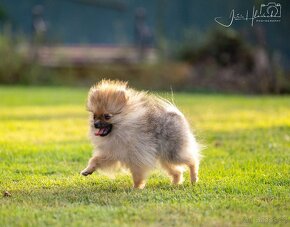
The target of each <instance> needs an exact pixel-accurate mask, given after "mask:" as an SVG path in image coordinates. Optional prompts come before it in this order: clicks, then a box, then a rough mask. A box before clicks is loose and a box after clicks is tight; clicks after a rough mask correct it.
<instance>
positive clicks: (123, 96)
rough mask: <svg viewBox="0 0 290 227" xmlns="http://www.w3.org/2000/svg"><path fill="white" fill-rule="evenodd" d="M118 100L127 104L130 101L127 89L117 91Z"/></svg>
mask: <svg viewBox="0 0 290 227" xmlns="http://www.w3.org/2000/svg"><path fill="white" fill-rule="evenodd" d="M117 99H118V100H119V102H120V103H124V104H126V103H127V101H128V95H127V92H126V90H125V89H120V90H118V91H117Z"/></svg>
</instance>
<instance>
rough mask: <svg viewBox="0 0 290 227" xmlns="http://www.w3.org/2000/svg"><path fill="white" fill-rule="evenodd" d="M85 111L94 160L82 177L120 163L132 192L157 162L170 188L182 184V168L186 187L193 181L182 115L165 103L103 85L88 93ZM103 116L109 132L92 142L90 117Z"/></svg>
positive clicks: (194, 161) (192, 146) (194, 155)
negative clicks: (128, 173)
mask: <svg viewBox="0 0 290 227" xmlns="http://www.w3.org/2000/svg"><path fill="white" fill-rule="evenodd" d="M87 108H88V110H89V111H90V118H89V124H90V132H89V135H90V139H91V141H92V143H93V145H94V155H93V158H92V159H91V160H90V162H89V165H88V167H87V168H86V169H85V170H84V171H83V172H82V174H83V175H88V174H90V173H91V172H93V171H94V170H95V169H97V168H107V167H110V166H114V165H116V163H118V162H120V163H121V164H122V165H125V166H127V167H128V168H129V169H130V170H131V172H132V174H133V180H134V185H135V187H138V188H142V187H144V186H145V183H144V179H145V175H146V174H145V173H147V171H148V170H150V169H152V168H154V167H155V166H156V164H157V163H158V162H160V163H161V165H162V166H163V167H164V168H165V169H166V170H167V171H168V173H169V174H170V175H171V176H172V177H173V182H174V183H181V182H182V168H180V166H182V165H187V166H189V168H190V170H191V175H192V177H191V180H192V182H196V181H197V179H198V178H197V172H198V166H199V161H200V157H201V156H200V146H199V144H198V143H197V142H196V139H195V137H194V135H193V134H192V132H191V130H190V127H189V124H188V122H187V120H186V119H185V117H184V115H183V114H182V113H181V112H180V111H179V110H178V109H177V107H176V106H175V105H173V104H172V103H170V102H169V101H167V100H164V99H162V98H160V97H156V96H153V95H150V94H148V93H147V92H139V91H136V90H134V89H130V88H128V87H127V83H124V82H120V81H108V80H103V81H101V82H100V83H98V84H96V85H95V86H93V87H92V88H91V89H90V91H89V95H88V102H87ZM105 113H107V114H110V115H111V116H112V117H111V119H110V120H108V122H109V123H110V124H112V125H113V128H112V131H111V132H110V133H109V134H108V135H107V136H104V137H100V136H96V135H95V134H96V130H97V129H96V128H95V127H94V120H95V119H94V116H99V115H100V116H101V115H102V114H105ZM94 157H95V159H94ZM134 175H135V176H134ZM136 175H137V176H136ZM135 178H137V180H136V179H135ZM139 178H141V183H140V182H138V179H139ZM139 181H140V180H139ZM140 185H141V186H140Z"/></svg>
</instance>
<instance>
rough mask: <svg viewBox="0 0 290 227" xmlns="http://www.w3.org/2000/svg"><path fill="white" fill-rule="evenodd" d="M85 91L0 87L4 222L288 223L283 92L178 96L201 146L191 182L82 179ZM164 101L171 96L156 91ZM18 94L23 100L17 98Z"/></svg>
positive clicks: (0, 211)
mask: <svg viewBox="0 0 290 227" xmlns="http://www.w3.org/2000/svg"><path fill="white" fill-rule="evenodd" d="M86 93H87V91H86V89H81V88H74V89H71V88H50V87H41V88H40V87H29V88H25V87H3V86H2V87H0V96H1V99H0V124H1V130H0V160H1V161H0V191H1V192H4V191H8V192H9V193H10V196H1V197H0V220H1V225H2V226H46V225H55V226H65V225H72V226H79V225H86V226H93V225H96V224H97V225H98V226H108V225H109V226H128V225H129V226H131V225H138V226H148V225H152V226H164V225H166V226H171V225H178V226H189V225H214V226H216V225H238V226H240V225H263V224H269V225H273V224H278V225H281V226H283V225H284V226H287V223H289V202H290V201H289V183H290V182H289V179H290V178H289V177H290V176H289V170H290V169H289V154H290V146H289V144H290V119H289V115H290V106H289V97H288V96H284V97H283V96H280V97H278V96H263V97H260V96H240V95H234V96H233V95H211V94H189V93H177V94H175V103H176V105H177V106H178V107H180V109H181V110H182V111H183V112H184V113H185V115H186V116H187V117H188V120H189V122H190V124H191V126H192V128H193V129H194V131H195V133H196V134H197V137H198V140H199V141H200V142H202V143H204V144H205V145H206V146H207V148H206V149H205V150H204V152H203V154H204V159H203V161H202V163H201V168H200V182H199V183H198V184H197V185H196V186H192V185H190V183H189V176H188V173H186V181H185V183H184V185H182V186H178V187H175V186H171V184H170V179H169V177H167V175H166V174H165V173H164V172H160V171H159V170H158V171H154V172H153V173H152V174H151V175H150V177H149V180H148V185H147V187H146V188H145V189H144V190H143V191H139V190H133V189H132V188H131V187H132V182H131V178H130V177H129V176H128V175H127V174H125V173H118V174H117V175H116V176H115V178H114V179H111V178H109V177H107V176H105V175H103V174H102V173H97V174H93V175H92V176H90V177H86V178H85V177H82V176H80V175H79V171H80V170H82V169H83V168H84V167H85V165H86V163H87V160H88V158H89V157H90V155H91V149H92V147H91V145H90V143H89V140H88V138H87V136H86V135H87V130H88V128H87V115H88V113H87V112H86V110H85V105H84V100H85V98H86ZM163 96H164V97H168V96H169V94H163ZM19 97H21V99H20V98H19Z"/></svg>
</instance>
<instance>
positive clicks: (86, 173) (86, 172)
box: [81, 170, 92, 177]
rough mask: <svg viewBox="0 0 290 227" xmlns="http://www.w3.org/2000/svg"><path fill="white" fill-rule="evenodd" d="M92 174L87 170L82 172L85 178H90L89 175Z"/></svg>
mask: <svg viewBox="0 0 290 227" xmlns="http://www.w3.org/2000/svg"><path fill="white" fill-rule="evenodd" d="M90 174H92V173H91V172H89V171H87V170H83V171H82V172H81V175H83V176H85V177H86V176H88V175H90Z"/></svg>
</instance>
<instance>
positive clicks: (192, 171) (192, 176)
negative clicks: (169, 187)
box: [186, 158, 199, 183]
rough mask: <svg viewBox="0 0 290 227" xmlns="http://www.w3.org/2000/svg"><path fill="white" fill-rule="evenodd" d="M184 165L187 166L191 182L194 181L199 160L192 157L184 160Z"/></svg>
mask: <svg viewBox="0 0 290 227" xmlns="http://www.w3.org/2000/svg"><path fill="white" fill-rule="evenodd" d="M186 165H187V166H188V167H189V171H190V181H191V183H196V182H197V181H198V168H199V160H197V159H194V158H193V159H191V160H189V161H188V162H186Z"/></svg>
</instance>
